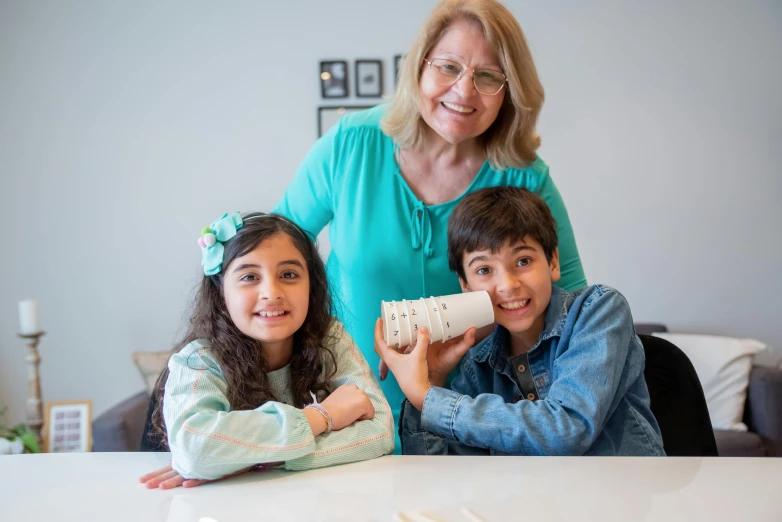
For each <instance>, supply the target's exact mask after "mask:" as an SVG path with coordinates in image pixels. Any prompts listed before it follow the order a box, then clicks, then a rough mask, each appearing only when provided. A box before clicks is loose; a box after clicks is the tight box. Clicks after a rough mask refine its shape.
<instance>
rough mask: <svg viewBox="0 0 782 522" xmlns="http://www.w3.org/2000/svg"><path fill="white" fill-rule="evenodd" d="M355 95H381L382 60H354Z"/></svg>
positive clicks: (368, 96) (371, 96)
mask: <svg viewBox="0 0 782 522" xmlns="http://www.w3.org/2000/svg"><path fill="white" fill-rule="evenodd" d="M356 96H358V97H359V98H380V97H381V96H383V62H382V61H380V60H356Z"/></svg>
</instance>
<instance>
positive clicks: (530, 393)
mask: <svg viewBox="0 0 782 522" xmlns="http://www.w3.org/2000/svg"><path fill="white" fill-rule="evenodd" d="M509 348H510V333H509V332H508V331H507V330H506V329H505V328H503V327H502V326H499V325H498V326H497V328H496V329H495V330H494V333H492V334H491V335H490V336H489V337H487V338H486V339H484V340H483V341H481V342H480V343H478V344H477V345H476V346H474V347H473V348H471V349H470V351H469V352H467V354H466V355H465V356H464V358H463V359H462V361H461V364H460V372H459V375H458V376H457V377H456V378H455V379H454V381H453V383H452V386H451V388H452V389H450V390H448V389H445V388H439V387H436V386H433V387H432V388H430V390H429V392H428V393H427V395H426V398H425V400H424V405H423V409H422V412H419V411H418V410H417V409H416V408H415V407H414V406H412V405H411V404H410V403H409V402H407V401H405V403H404V404H403V406H402V415H401V419H400V423H399V432H400V433H399V435H400V437H401V439H402V451H403V453H404V454H406V455H427V454H428V455H442V454H457V455H459V454H464V455H638V456H640V455H664V454H665V452H664V451H663V445H662V437H661V435H660V428H659V426H658V425H657V421H656V420H655V418H654V416H653V415H652V412H651V410H650V409H649V390H648V389H647V387H646V381H645V380H644V375H643V370H644V360H645V359H644V351H643V346H642V345H641V341H640V340H639V339H638V337H637V336H636V335H635V330H634V327H633V318H632V315H631V314H630V306H629V305H628V303H627V301H626V300H625V298H624V296H622V294H620V293H619V292H617V291H616V290H614V289H612V288H609V287H606V286H591V287H588V288H585V289H583V290H579V291H577V292H575V293H567V292H565V291H564V290H561V289H559V288H558V287H556V286H554V287H553V289H552V294H551V301H550V302H549V306H548V308H547V311H546V319H545V324H544V327H543V332H542V333H541V335H540V337H539V339H538V341H537V343H536V344H535V345H534V346H533V347H532V349H531V350H530V351H529V352H527V353H526V354H522V355H519V356H516V357H513V358H509V357H508V349H509Z"/></svg>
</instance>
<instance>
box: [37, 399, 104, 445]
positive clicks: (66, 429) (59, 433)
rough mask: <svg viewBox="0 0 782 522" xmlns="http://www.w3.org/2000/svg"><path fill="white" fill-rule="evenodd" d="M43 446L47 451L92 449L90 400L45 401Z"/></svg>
mask: <svg viewBox="0 0 782 522" xmlns="http://www.w3.org/2000/svg"><path fill="white" fill-rule="evenodd" d="M44 446H45V447H46V451H48V452H49V453H80V452H87V451H92V401H89V400H85V401H64V402H47V403H46V417H45V418H44Z"/></svg>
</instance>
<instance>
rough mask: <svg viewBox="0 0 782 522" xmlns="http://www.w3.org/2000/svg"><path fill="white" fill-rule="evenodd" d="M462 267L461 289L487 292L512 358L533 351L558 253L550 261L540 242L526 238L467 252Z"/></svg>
mask: <svg viewBox="0 0 782 522" xmlns="http://www.w3.org/2000/svg"><path fill="white" fill-rule="evenodd" d="M463 266H464V273H465V277H466V280H464V281H460V283H461V286H462V290H464V291H475V290H486V291H487V292H489V296H491V300H492V303H493V304H494V318H495V321H496V322H497V323H498V324H501V325H502V326H504V327H505V328H506V329H507V330H508V331H509V332H510V333H511V336H512V342H511V345H512V352H513V353H512V354H511V355H518V354H520V353H524V352H526V351H528V350H529V349H530V348H532V346H534V344H535V343H536V342H537V340H538V337H539V336H540V333H541V332H542V331H543V323H544V321H545V319H546V308H547V307H548V303H549V301H550V300H551V284H552V283H554V282H556V281H558V280H559V276H560V271H559V253H558V251H556V250H555V251H554V254H553V255H552V257H551V260H550V261H549V260H547V259H546V254H545V253H544V251H543V247H541V245H540V243H538V242H537V241H535V240H534V239H532V238H530V237H529V236H527V237H525V238H524V239H523V240H522V241H519V242H518V243H515V244H511V243H510V242H506V243H505V244H504V245H503V246H502V247H501V248H500V249H499V250H498V251H497V252H492V251H490V250H479V251H476V252H467V253H465V254H464V258H463Z"/></svg>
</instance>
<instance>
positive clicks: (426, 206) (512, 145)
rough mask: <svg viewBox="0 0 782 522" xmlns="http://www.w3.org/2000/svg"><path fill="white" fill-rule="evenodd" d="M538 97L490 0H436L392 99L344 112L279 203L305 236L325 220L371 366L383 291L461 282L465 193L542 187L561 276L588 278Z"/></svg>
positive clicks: (355, 330) (516, 30) (519, 36)
mask: <svg viewBox="0 0 782 522" xmlns="http://www.w3.org/2000/svg"><path fill="white" fill-rule="evenodd" d="M542 103H543V88H542V86H541V84H540V81H539V80H538V75H537V72H536V70H535V65H534V63H533V61H532V56H531V54H530V50H529V48H528V47H527V43H526V41H525V39H524V35H523V33H522V31H521V28H520V27H519V24H518V22H517V21H516V20H515V18H514V17H513V15H511V13H510V12H509V11H508V10H507V9H506V8H505V7H503V6H502V5H501V4H500V3H499V2H496V1H494V0H444V1H443V2H441V3H440V4H438V5H437V6H436V7H435V9H434V11H433V12H432V13H431V15H430V17H429V19H428V20H427V21H426V23H425V24H424V27H423V28H422V30H421V32H420V34H419V36H418V39H417V40H416V42H415V43H414V45H413V47H412V49H411V50H410V52H409V53H408V54H407V55H406V57H405V61H404V65H403V68H402V70H401V73H400V78H399V84H398V87H397V91H396V94H395V95H394V98H393V100H392V101H391V103H390V105H388V106H380V107H375V108H373V109H370V110H368V111H363V112H360V113H355V114H352V115H349V116H345V117H344V118H342V119H341V120H340V122H339V123H338V124H337V125H335V126H334V127H333V128H332V129H331V130H330V131H329V132H328V133H327V134H326V135H325V136H323V137H322V138H321V139H319V140H318V142H317V143H316V144H315V145H314V147H313V148H312V150H311V151H310V152H309V154H308V155H307V157H306V158H305V159H304V161H303V163H302V164H301V166H300V168H299V171H298V172H297V174H296V176H295V177H294V179H293V182H292V183H291V185H290V186H289V187H288V189H287V190H286V192H285V194H284V196H283V197H282V200H281V201H280V202H279V203H278V204H277V206H276V207H275V209H274V211H275V212H278V213H280V214H283V215H285V216H287V217H289V218H291V219H292V220H293V221H295V222H296V223H298V224H299V225H301V226H302V227H303V228H304V229H306V230H308V231H309V232H311V233H313V234H317V233H319V232H320V231H321V230H322V229H323V227H325V226H326V225H327V224H329V225H330V226H329V240H330V243H331V249H332V250H331V254H330V256H329V259H328V263H327V269H328V273H329V277H330V279H331V284H332V289H333V291H334V292H335V298H336V301H337V302H338V303H340V302H341V304H342V307H341V309H339V310H338V315H339V317H340V319H341V320H342V321H343V323H344V324H345V325H346V326H347V328H348V330H349V332H350V333H351V335H352V336H353V338H354V339H355V340H356V342H357V343H358V346H359V348H360V349H361V351H362V352H363V354H364V356H365V357H366V358H367V360H368V361H369V362H370V365H371V366H373V367H376V366H375V365H377V364H378V361H379V360H378V358H377V355H376V354H375V353H374V349H373V346H374V345H373V326H374V323H375V320H376V318H377V317H378V315H379V313H380V302H381V300H399V299H404V298H408V299H410V298H419V297H421V296H431V295H435V296H437V295H445V294H453V293H458V292H459V291H460V290H459V283H458V281H457V277H456V275H455V274H453V273H452V272H450V270H449V269H448V261H447V258H446V243H447V241H446V223H447V221H448V216H449V215H450V213H451V210H452V209H453V207H454V206H455V205H456V204H457V203H458V202H459V201H460V200H461V198H462V197H463V196H465V195H466V194H468V193H470V192H472V191H475V190H478V189H481V188H485V187H489V186H497V185H513V186H518V187H524V188H527V189H529V190H531V191H532V192H534V193H536V194H538V195H540V196H541V197H542V198H543V199H544V200H545V201H546V203H547V204H548V205H549V207H550V208H551V211H552V213H553V214H554V217H555V219H556V221H557V224H558V234H559V238H560V244H559V248H560V253H561V262H562V278H561V280H560V282H559V285H560V286H562V287H563V288H565V289H567V290H574V289H577V288H580V287H582V286H585V285H586V279H585V277H584V271H583V268H582V266H581V261H580V259H579V256H578V250H577V248H576V242H575V238H574V236H573V230H572V229H571V226H570V220H569V219H568V215H567V211H566V210H565V205H564V203H563V201H562V198H561V197H560V195H559V192H558V191H557V188H556V186H555V185H554V182H553V181H552V179H551V178H550V177H549V173H548V167H547V166H546V164H545V163H543V161H542V160H541V159H540V158H538V156H537V154H536V152H535V151H536V149H537V148H538V146H539V145H540V138H539V137H538V135H537V133H536V130H535V127H536V123H537V118H538V114H539V113H540V109H541V105H542ZM382 377H383V375H382V374H381V378H382ZM382 387H383V391H384V392H385V394H386V397H387V399H388V402H389V403H390V404H391V407H392V409H393V411H394V418H395V419H396V420H398V415H399V408H400V405H401V403H402V400H403V399H404V396H403V394H402V393H401V390H400V389H399V386H398V385H397V383H396V380H395V379H393V378H388V379H386V380H385V381H384V382H383V383H382ZM397 451H399V446H397Z"/></svg>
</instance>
